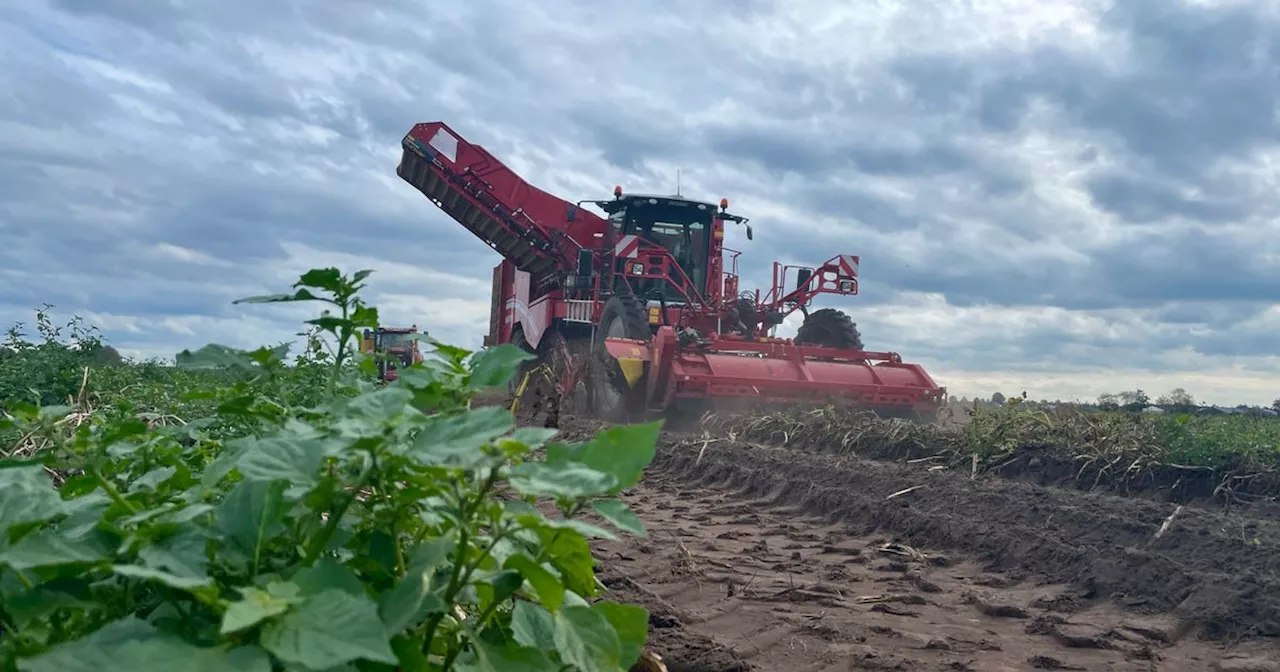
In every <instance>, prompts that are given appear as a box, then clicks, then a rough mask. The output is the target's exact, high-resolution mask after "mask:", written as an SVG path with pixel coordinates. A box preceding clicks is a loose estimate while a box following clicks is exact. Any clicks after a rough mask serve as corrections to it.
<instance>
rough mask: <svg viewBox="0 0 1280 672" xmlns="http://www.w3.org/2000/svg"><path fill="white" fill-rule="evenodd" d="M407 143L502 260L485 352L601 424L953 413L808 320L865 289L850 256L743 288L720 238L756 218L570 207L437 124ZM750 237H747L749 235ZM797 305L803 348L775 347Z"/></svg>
mask: <svg viewBox="0 0 1280 672" xmlns="http://www.w3.org/2000/svg"><path fill="white" fill-rule="evenodd" d="M402 149H403V151H402V155H401V160H400V165H399V167H398V168H397V170H396V172H397V174H398V175H399V176H400V177H401V178H402V179H403V180H405V181H406V182H408V183H409V184H411V185H413V186H414V187H416V188H417V189H418V190H419V191H421V192H422V193H423V194H424V195H426V196H427V198H428V199H430V200H431V202H432V203H434V204H435V205H436V206H437V207H439V208H440V209H441V210H443V211H444V212H445V213H446V214H448V215H449V216H450V217H452V218H453V219H454V220H455V221H457V222H458V223H459V224H461V225H462V226H463V227H465V228H466V229H467V230H469V231H471V232H472V233H473V234H475V235H476V237H478V238H480V240H482V241H484V242H485V243H486V244H487V245H489V246H490V247H491V248H493V249H494V250H495V251H497V252H498V254H500V255H502V257H503V261H502V263H500V264H498V265H497V267H495V268H494V270H493V293H492V307H491V311H490V322H489V333H488V335H487V336H486V337H485V345H486V346H492V345H496V344H500V343H513V344H516V345H518V346H520V347H522V348H525V349H526V350H528V351H529V352H531V353H535V354H536V355H537V364H538V365H541V366H542V367H545V369H547V370H550V371H552V372H553V376H552V377H553V380H554V381H555V387H556V391H557V392H558V394H560V395H562V397H563V398H568V399H571V400H574V399H576V400H579V401H580V402H582V403H585V404H586V405H587V406H588V407H589V408H590V410H591V411H592V412H593V413H594V414H595V415H597V416H598V417H601V418H602V419H606V420H611V421H616V422H625V421H631V420H636V419H640V418H642V417H644V416H645V415H647V414H649V413H662V412H664V411H667V410H669V409H672V408H673V407H676V408H684V407H686V406H691V407H693V409H695V410H702V409H704V408H705V407H706V406H707V405H708V402H710V403H711V405H712V407H714V406H715V402H719V401H733V400H736V401H739V402H744V401H745V402H748V403H751V402H766V403H781V404H790V403H795V402H799V403H816V404H833V403H834V404H848V405H852V406H858V407H864V408H869V409H873V410H876V411H877V412H881V413H886V414H893V415H904V416H908V417H916V418H925V419H930V418H932V417H933V416H934V415H935V414H936V412H937V410H938V409H939V408H940V407H941V406H942V405H943V404H944V403H945V399H946V390H945V388H942V387H940V386H938V385H937V384H936V383H935V382H934V381H933V379H932V378H930V376H929V374H928V373H926V372H925V371H924V369H923V368H921V367H920V366H918V365H915V364H908V363H904V362H903V361H902V358H901V357H900V356H899V355H898V354H897V353H892V352H873V351H867V350H865V349H864V348H863V343H862V339H861V336H860V335H859V333H858V330H857V328H856V326H855V325H854V323H853V322H852V320H850V319H849V317H848V315H846V314H844V313H843V312H841V311H838V310H834V309H830V308H824V309H821V310H815V311H813V312H809V310H808V306H809V304H810V302H811V301H812V299H813V298H814V297H815V296H817V295H818V294H824V293H825V294H840V295H845V296H853V295H856V294H857V293H858V262H859V260H858V257H856V256H852V255H837V256H834V257H832V258H831V259H829V260H827V261H826V262H824V263H822V264H821V265H818V266H816V267H812V268H808V267H791V266H783V265H781V264H779V263H777V262H774V265H773V283H772V286H771V287H770V288H769V289H768V290H767V291H764V292H761V291H759V290H752V291H742V290H741V289H740V288H739V286H738V281H739V276H738V269H737V257H738V255H739V254H740V253H739V252H737V251H735V250H730V249H728V248H725V247H724V234H725V227H726V225H728V224H734V225H746V224H747V219H746V218H744V217H741V216H738V215H735V214H731V213H730V212H729V203H728V201H727V200H723V199H722V200H721V201H720V203H719V204H718V206H717V205H716V204H713V203H707V202H702V201H697V200H691V199H688V198H685V197H683V196H662V195H647V194H628V193H625V192H624V191H623V189H622V188H621V187H614V191H613V198H612V199H610V200H599V201H579V202H577V203H572V202H569V201H565V200H563V199H561V198H558V197H556V196H554V195H551V194H549V193H547V192H545V191H542V190H541V189H538V188H537V187H535V186H533V185H531V184H529V183H528V182H526V181H525V180H523V179H522V178H521V177H520V176H518V175H516V174H515V173H514V172H513V171H512V170H511V169H510V168H508V167H507V166H506V165H504V164H503V163H502V162H501V161H499V160H498V159H497V158H496V157H494V156H493V155H492V154H490V153H489V152H488V151H486V150H485V149H484V148H483V147H481V146H480V145H476V144H472V143H469V142H467V141H466V140H464V139H462V137H461V136H460V135H458V134H457V133H455V132H454V131H453V130H452V129H451V128H449V127H448V126H447V125H446V124H444V123H443V122H431V123H423V124H418V125H416V126H414V127H413V128H412V129H411V130H410V131H409V133H408V134H406V135H405V136H404V139H403V141H402ZM586 204H590V205H592V206H595V207H597V208H599V210H600V211H601V213H602V214H595V213H594V212H591V211H590V210H588V209H586V208H584V207H583V206H584V205H586ZM746 233H747V238H748V240H750V239H751V238H752V233H751V228H750V227H749V226H747V228H746ZM726 260H727V261H726ZM726 263H727V265H728V267H727V268H726ZM792 270H794V271H795V283H794V285H792V286H791V287H787V282H786V280H787V277H788V276H789V275H790V271H792ZM797 310H799V311H802V312H803V313H804V315H805V320H804V323H803V324H802V325H801V327H800V329H799V331H798V333H797V335H796V338H795V339H793V340H789V339H780V338H773V337H772V336H771V335H770V334H771V332H772V331H773V330H774V328H775V327H776V326H777V325H779V324H781V323H782V321H783V318H784V317H786V316H787V315H788V314H790V313H792V312H794V311H797Z"/></svg>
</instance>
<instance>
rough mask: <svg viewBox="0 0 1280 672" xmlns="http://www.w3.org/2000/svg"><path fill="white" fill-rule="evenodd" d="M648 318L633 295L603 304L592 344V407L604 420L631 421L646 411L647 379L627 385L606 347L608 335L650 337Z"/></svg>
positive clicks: (616, 296)
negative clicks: (633, 384)
mask: <svg viewBox="0 0 1280 672" xmlns="http://www.w3.org/2000/svg"><path fill="white" fill-rule="evenodd" d="M649 336H650V334H649V320H648V318H647V317H646V315H645V309H644V303H643V302H641V301H640V299H638V298H636V297H635V296H632V295H630V294H623V295H615V296H612V297H610V298H609V300H608V301H606V302H605V304H604V310H603V311H602V312H601V314H600V324H599V326H598V327H597V328H596V337H595V343H593V344H592V345H593V347H592V350H593V352H592V357H591V368H590V370H589V371H588V373H589V376H588V377H589V378H590V383H591V385H590V398H591V410H592V412H594V413H595V414H596V416H597V417H599V418H600V419H601V420H605V421H608V422H619V423H622V422H630V421H632V420H633V419H635V418H636V416H638V415H640V414H642V413H643V412H644V405H645V404H644V397H645V389H646V388H645V381H643V380H640V381H637V382H636V384H635V386H634V387H632V386H629V385H627V382H626V379H625V378H624V377H623V375H622V367H620V366H619V365H618V360H616V359H614V358H613V356H612V355H610V354H609V351H608V350H607V349H606V348H605V345H604V343H605V339H606V338H633V339H637V340H642V341H647V340H649Z"/></svg>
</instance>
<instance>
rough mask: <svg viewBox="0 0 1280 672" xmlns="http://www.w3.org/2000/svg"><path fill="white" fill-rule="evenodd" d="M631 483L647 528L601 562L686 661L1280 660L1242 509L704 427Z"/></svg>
mask: <svg viewBox="0 0 1280 672" xmlns="http://www.w3.org/2000/svg"><path fill="white" fill-rule="evenodd" d="M699 453H701V458H699ZM915 485H924V486H925V487H923V488H921V489H919V490H915V491H912V492H910V493H908V494H905V495H900V496H898V497H895V498H894V499H892V500H886V497H887V496H888V495H890V494H893V493H895V492H898V491H899V490H902V489H904V488H908V487H912V486H915ZM624 498H625V499H626V500H627V501H628V503H629V504H630V505H631V506H632V507H633V508H634V509H636V511H637V512H638V513H639V514H640V516H641V518H642V519H644V520H645V522H646V524H647V525H648V526H649V529H650V537H649V538H648V539H639V540H636V539H626V540H621V541H617V542H605V543H599V544H597V550H598V558H599V561H600V564H601V568H600V574H601V577H602V580H603V581H604V582H605V583H606V584H607V585H610V586H612V587H614V589H615V590H616V591H618V593H617V594H616V595H614V596H613V597H614V598H615V599H626V600H629V601H638V602H641V603H644V604H646V605H647V606H649V608H650V609H652V610H654V613H655V616H656V618H655V619H654V621H653V622H651V633H652V634H651V646H652V648H653V649H654V650H656V651H658V652H659V653H661V654H662V655H663V656H664V659H665V660H666V662H667V664H668V665H669V666H670V668H671V669H672V670H700V671H705V672H718V671H728V670H748V669H750V670H776V671H778V672H784V671H786V672H790V671H800V670H921V671H926V670H992V671H998V670H1035V669H1059V670H1115V671H1117V672H1118V671H1127V670H1169V671H1182V670H1185V671H1187V672H1190V671H1192V670H1215V669H1221V670H1280V647H1277V646H1276V643H1275V641H1274V640H1273V639H1270V638H1271V637H1274V636H1275V635H1276V634H1277V633H1280V629H1278V628H1280V621H1278V620H1277V617H1278V616H1280V612H1278V611H1277V606H1280V593H1277V590H1276V583H1275V581H1274V578H1273V577H1274V576H1275V570H1276V569H1277V567H1278V566H1280V557H1277V556H1276V554H1274V553H1273V552H1270V551H1268V550H1264V549H1260V548H1257V547H1256V546H1255V545H1253V544H1251V543H1249V542H1248V541H1245V540H1242V539H1240V538H1239V532H1238V529H1239V525H1240V524H1242V523H1243V519H1237V517H1226V516H1217V515H1215V514H1211V513H1208V512H1204V511H1184V512H1183V513H1182V514H1181V515H1180V516H1179V517H1178V518H1177V519H1175V521H1174V523H1173V524H1172V525H1171V526H1170V528H1169V529H1168V530H1167V531H1166V533H1165V534H1164V535H1163V536H1162V537H1161V538H1160V539H1159V540H1155V539H1153V535H1154V533H1155V531H1156V530H1158V529H1159V527H1160V525H1161V523H1162V522H1163V520H1164V519H1165V518H1166V517H1167V516H1168V514H1169V511H1168V510H1166V509H1165V508H1164V507H1162V506H1160V505H1158V504H1157V503H1154V502H1148V501H1142V500H1132V499H1124V498H1119V497H1113V496H1107V497H1103V496H1087V495H1083V494H1081V493H1079V492H1074V491H1070V490H1057V489H1052V488H1044V487H1039V486H1034V485H1029V484H1025V483H1018V482H1011V481H1004V480H1002V479H995V478H993V479H979V480H977V481H970V480H968V478H967V477H959V478H958V477H956V475H953V474H932V473H929V472H927V471H925V470H924V469H922V468H917V467H914V466H907V465H900V464H890V463H877V462H868V461H863V460H858V459H850V458H843V459H842V458H836V457H832V456H824V455H816V454H812V453H808V452H800V451H794V450H784V449H773V448H766V447H759V446H748V445H736V446H725V447H717V446H715V445H711V446H708V447H707V448H706V449H705V450H703V449H702V441H698V440H690V441H685V442H681V441H671V442H668V443H666V444H664V445H663V446H662V448H661V450H660V453H659V455H658V457H657V459H656V460H655V462H654V465H653V466H652V467H651V469H650V472H649V475H648V476H647V478H646V479H645V481H644V482H643V484H642V485H641V486H640V487H637V488H636V489H634V490H633V491H632V492H629V493H627V494H626V495H625V496H624ZM1184 516H1185V517H1184ZM1254 522H1257V523H1258V525H1259V526H1260V527H1261V528H1262V529H1264V530H1265V531H1266V532H1267V533H1280V524H1277V523H1274V522H1271V521H1254ZM1271 538H1277V537H1275V536H1274V535H1272V536H1271ZM1205 637H1213V638H1216V640H1217V641H1210V640H1206V639H1204V638H1205ZM1224 640H1225V641H1224ZM1233 644H1234V645H1233Z"/></svg>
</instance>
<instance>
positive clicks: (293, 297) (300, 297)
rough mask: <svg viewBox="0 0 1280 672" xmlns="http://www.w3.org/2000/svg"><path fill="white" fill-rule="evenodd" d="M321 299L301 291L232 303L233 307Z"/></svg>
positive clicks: (265, 295)
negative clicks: (245, 304) (246, 304)
mask: <svg viewBox="0 0 1280 672" xmlns="http://www.w3.org/2000/svg"><path fill="white" fill-rule="evenodd" d="M323 300H324V299H321V298H320V297H318V296H316V295H315V294H312V293H311V291H310V290H307V289H299V290H298V291H296V292H294V293H292V294H264V295H260V296H246V297H245V298H243V299H236V300H235V301H232V302H231V303H232V305H236V304H241V303H288V302H292V301H323Z"/></svg>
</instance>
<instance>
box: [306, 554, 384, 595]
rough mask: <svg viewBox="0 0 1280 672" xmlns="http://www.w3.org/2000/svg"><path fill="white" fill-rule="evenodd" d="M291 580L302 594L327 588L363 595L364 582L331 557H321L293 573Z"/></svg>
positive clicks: (314, 592) (310, 593) (312, 593)
mask: <svg viewBox="0 0 1280 672" xmlns="http://www.w3.org/2000/svg"><path fill="white" fill-rule="evenodd" d="M292 582H293V584H294V585H296V586H298V589H299V590H301V591H302V595H317V594H319V593H323V592H324V591H326V590H329V589H335V590H341V591H343V592H345V593H349V594H351V595H355V596H357V597H364V596H365V595H367V594H368V593H367V592H365V588H364V582H362V581H361V580H360V578H359V577H357V576H356V575H355V572H352V571H351V570H350V569H348V568H347V567H345V566H343V565H341V564H339V563H338V561H337V560H334V559H333V558H321V559H319V560H317V561H316V564H314V565H312V566H310V567H306V568H303V569H301V570H299V571H298V573H297V574H294V575H293V579H292Z"/></svg>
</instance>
